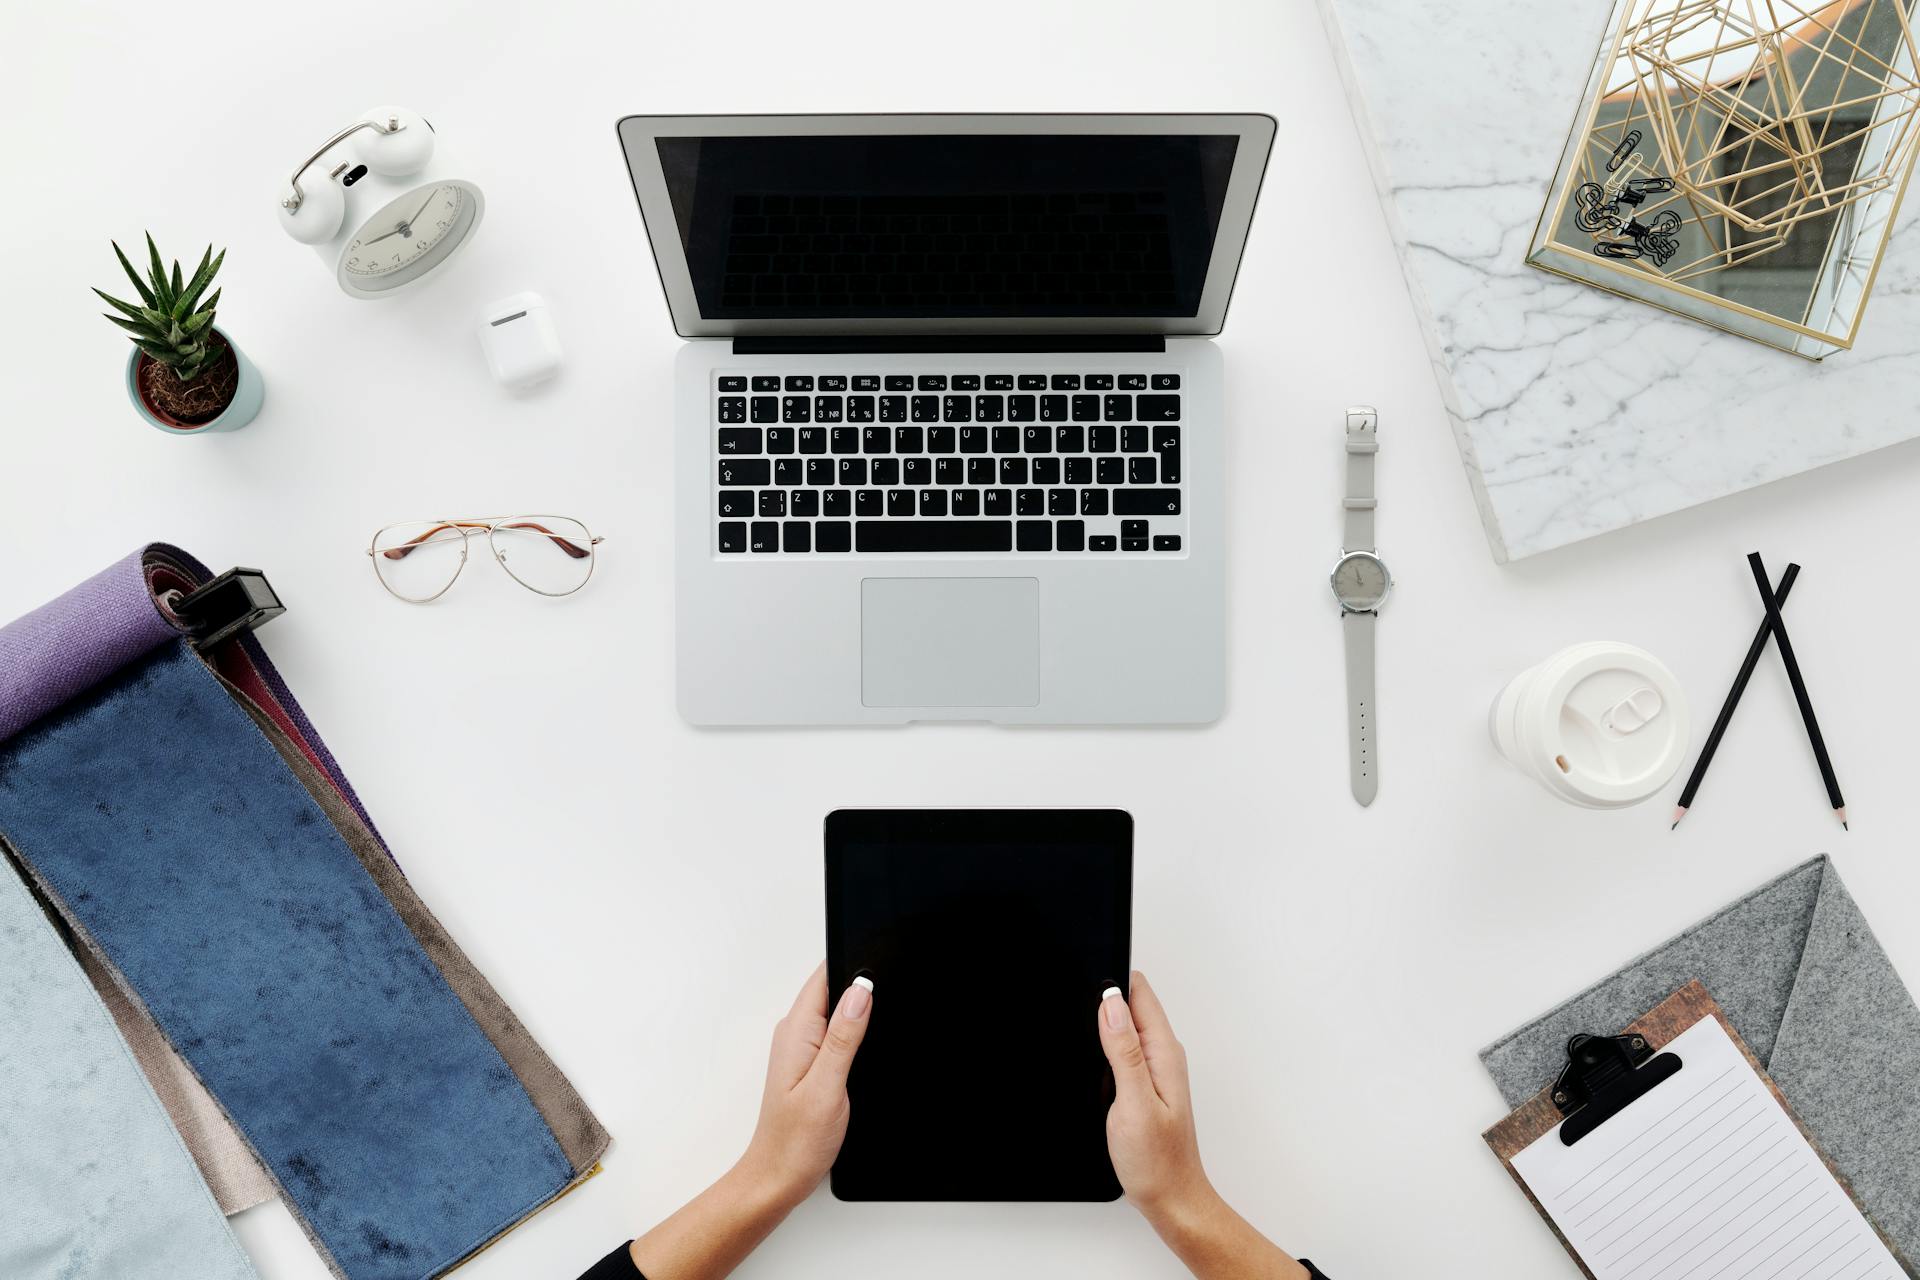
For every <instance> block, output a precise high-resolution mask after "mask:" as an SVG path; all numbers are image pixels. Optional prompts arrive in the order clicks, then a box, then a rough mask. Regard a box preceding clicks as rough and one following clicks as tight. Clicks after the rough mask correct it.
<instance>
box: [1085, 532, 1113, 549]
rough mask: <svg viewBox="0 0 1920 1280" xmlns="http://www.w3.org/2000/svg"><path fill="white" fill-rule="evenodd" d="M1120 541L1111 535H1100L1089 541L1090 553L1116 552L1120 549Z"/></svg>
mask: <svg viewBox="0 0 1920 1280" xmlns="http://www.w3.org/2000/svg"><path fill="white" fill-rule="evenodd" d="M1119 546H1120V539H1118V538H1116V537H1114V536H1113V535H1112V534H1110V533H1098V534H1095V535H1094V536H1093V537H1092V538H1089V539H1088V540H1087V550H1089V551H1114V550H1117V549H1119Z"/></svg>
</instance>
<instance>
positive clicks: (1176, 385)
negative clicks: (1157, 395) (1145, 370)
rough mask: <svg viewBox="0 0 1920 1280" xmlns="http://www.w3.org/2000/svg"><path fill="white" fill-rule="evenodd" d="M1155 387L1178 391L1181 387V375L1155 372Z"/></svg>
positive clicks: (1160, 389)
mask: <svg viewBox="0 0 1920 1280" xmlns="http://www.w3.org/2000/svg"><path fill="white" fill-rule="evenodd" d="M1153 389H1154V390H1155V391H1178V390H1179V389H1180V375H1179V374H1177V373H1156V374H1154V375H1153Z"/></svg>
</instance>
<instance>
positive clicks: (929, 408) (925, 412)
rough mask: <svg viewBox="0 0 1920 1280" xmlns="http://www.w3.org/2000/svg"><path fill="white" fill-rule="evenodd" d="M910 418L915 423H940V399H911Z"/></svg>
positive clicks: (924, 397) (926, 397) (922, 397)
mask: <svg viewBox="0 0 1920 1280" xmlns="http://www.w3.org/2000/svg"><path fill="white" fill-rule="evenodd" d="M911 417H912V418H913V420H914V421H915V422H938V421H940V397H939V396H915V397H914V398H913V413H912V414H911Z"/></svg>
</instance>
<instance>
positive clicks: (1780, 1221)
mask: <svg viewBox="0 0 1920 1280" xmlns="http://www.w3.org/2000/svg"><path fill="white" fill-rule="evenodd" d="M1666 1051H1667V1052H1670V1053H1675V1054H1678V1055H1679V1057H1680V1061H1681V1064H1682V1066H1681V1070H1680V1073H1679V1074H1678V1075H1676V1076H1674V1077H1673V1078H1672V1079H1670V1080H1667V1081H1666V1082H1664V1083H1663V1084H1661V1085H1660V1086H1659V1087H1657V1088H1656V1089H1654V1090H1653V1091H1652V1092H1651V1093H1649V1094H1647V1095H1646V1096H1645V1097H1643V1098H1641V1099H1639V1100H1638V1101H1636V1102H1634V1103H1633V1105H1631V1106H1629V1107H1628V1108H1627V1109H1626V1110H1624V1111H1622V1112H1620V1114H1618V1115H1616V1116H1614V1117H1613V1118H1612V1119H1610V1120H1608V1121H1607V1122H1606V1123H1605V1124H1603V1125H1601V1126H1600V1127H1599V1128H1598V1129H1596V1130H1594V1131H1593V1132H1592V1133H1590V1134H1588V1135H1587V1136H1586V1137H1584V1138H1582V1139H1581V1140H1580V1141H1579V1142H1577V1143H1575V1144H1574V1145H1573V1146H1571V1147H1569V1146H1565V1145H1564V1144H1562V1143H1561V1141H1560V1130H1559V1128H1558V1127H1556V1128H1554V1129H1553V1130H1552V1131H1551V1132H1549V1133H1548V1134H1547V1135H1546V1136H1545V1137H1543V1138H1541V1139H1540V1140H1539V1141H1538V1142H1535V1143H1534V1144H1533V1145H1532V1146H1530V1147H1528V1148H1527V1149H1526V1150H1524V1151H1522V1152H1520V1153H1519V1155H1517V1156H1515V1157H1514V1160H1513V1167H1514V1169H1515V1171H1516V1172H1518V1173H1519V1174H1520V1176H1521V1177H1522V1178H1524V1179H1525V1180H1526V1183H1527V1187H1528V1189H1529V1190H1531V1191H1532V1192H1533V1194H1534V1197H1535V1198H1536V1199H1537V1200H1539V1201H1540V1204H1541V1207H1542V1208H1544V1209H1545V1210H1546V1212H1547V1215H1548V1216H1549V1217H1551V1218H1552V1219H1553V1222H1554V1225H1555V1226H1557V1227H1558V1228H1559V1229H1560V1233H1561V1234H1562V1235H1564V1236H1565V1237H1566V1238H1567V1241H1568V1243H1570V1244H1571V1245H1572V1246H1573V1250H1574V1252H1575V1253H1577V1254H1579V1255H1580V1260H1581V1261H1582V1262H1584V1263H1585V1264H1586V1267H1587V1270H1588V1271H1590V1272H1592V1273H1593V1275H1594V1277H1595V1280H1905V1273H1904V1272H1903V1271H1902V1270H1901V1268H1900V1266H1899V1264H1898V1263H1897V1262H1895V1261H1894V1258H1893V1255H1892V1254H1891V1253H1889V1252H1888V1250H1887V1247H1886V1245H1885V1244H1883V1243H1881V1240H1880V1237H1879V1236H1878V1235H1876V1234H1875V1233H1874V1230H1873V1228H1872V1227H1871V1226H1869V1225H1868V1223H1867V1220H1866V1218H1865V1217H1863V1216H1862V1215H1861V1213H1860V1210H1859V1209H1858V1208H1856V1207H1855V1206H1854V1203H1853V1200H1852V1199H1851V1198H1850V1197H1849V1196H1848V1195H1847V1193H1846V1190H1845V1188H1843V1187H1842V1186H1841V1185H1840V1183H1839V1182H1838V1181H1837V1180H1836V1179H1835V1178H1834V1176H1833V1174H1832V1173H1831V1172H1830V1171H1829V1170H1828V1169H1827V1166H1826V1164H1825V1163H1824V1162H1823V1161H1822V1160H1821V1159H1820V1155H1819V1153H1818V1152H1816V1151H1815V1150H1814V1149H1813V1147H1812V1146H1811V1145H1810V1144H1809V1143H1808V1142H1807V1140H1806V1137H1805V1136H1804V1135H1802V1134H1801V1132H1800V1130H1799V1128H1798V1127H1796V1126H1795V1124H1794V1123H1793V1119H1792V1117H1790V1116H1789V1115H1788V1114H1787V1113H1786V1111H1785V1110H1784V1109H1783V1108H1782V1107H1781V1106H1780V1103H1779V1102H1778V1100H1777V1099H1775V1098H1774V1096H1773V1094H1772V1092H1771V1091H1770V1090H1769V1089H1768V1088H1767V1085H1766V1082H1765V1081H1763V1080H1762V1079H1761V1078H1760V1076H1759V1074H1758V1073H1757V1072H1755V1071H1754V1069H1753V1066H1752V1064H1750V1063H1749V1062H1748V1061H1747V1059H1746V1057H1745V1055H1743V1054H1742V1053H1741V1052H1740V1049H1739V1047H1738V1046H1736V1045H1735V1044H1734V1043H1733V1041H1732V1039H1731V1038H1730V1037H1729V1036H1728V1035H1727V1033H1726V1030H1725V1029H1724V1028H1723V1027H1721V1025H1720V1023H1719V1022H1718V1021H1717V1020H1715V1019H1713V1018H1705V1019H1702V1020H1701V1021H1700V1022H1698V1023H1695V1024H1694V1025H1693V1026H1692V1027H1689V1028H1688V1029H1687V1030H1686V1031H1684V1032H1683V1033H1681V1035H1680V1036H1679V1037H1678V1038H1676V1039H1675V1040H1674V1041H1673V1042H1672V1043H1671V1044H1669V1045H1667V1047H1666Z"/></svg>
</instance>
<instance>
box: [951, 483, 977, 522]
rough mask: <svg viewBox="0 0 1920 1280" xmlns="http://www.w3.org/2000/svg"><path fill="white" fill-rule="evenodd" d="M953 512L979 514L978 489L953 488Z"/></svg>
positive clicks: (958, 514)
mask: <svg viewBox="0 0 1920 1280" xmlns="http://www.w3.org/2000/svg"><path fill="white" fill-rule="evenodd" d="M953 514H954V515H956V516H977V515H979V514H980V491H979V490H978V489H955V490H954V491H953Z"/></svg>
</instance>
